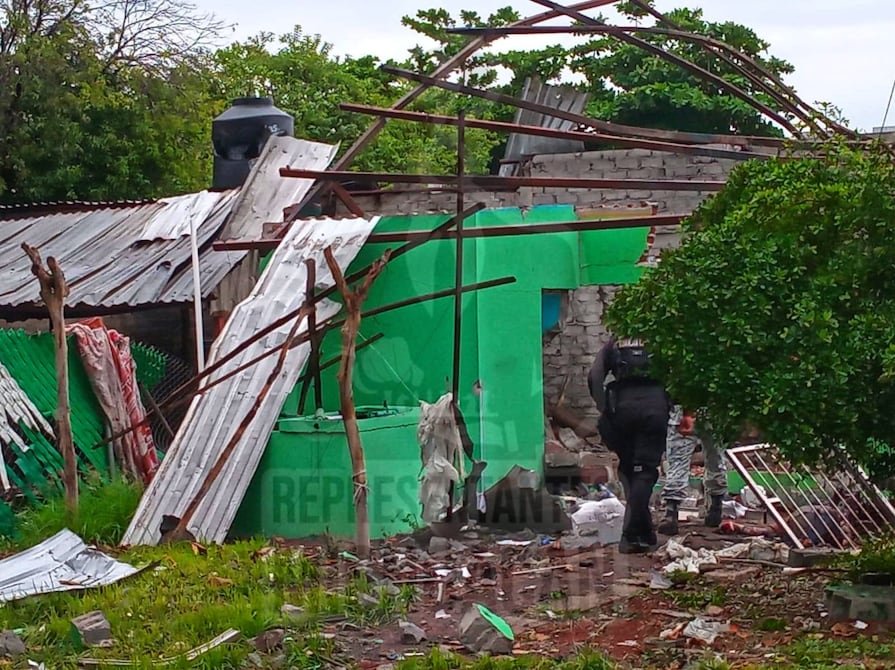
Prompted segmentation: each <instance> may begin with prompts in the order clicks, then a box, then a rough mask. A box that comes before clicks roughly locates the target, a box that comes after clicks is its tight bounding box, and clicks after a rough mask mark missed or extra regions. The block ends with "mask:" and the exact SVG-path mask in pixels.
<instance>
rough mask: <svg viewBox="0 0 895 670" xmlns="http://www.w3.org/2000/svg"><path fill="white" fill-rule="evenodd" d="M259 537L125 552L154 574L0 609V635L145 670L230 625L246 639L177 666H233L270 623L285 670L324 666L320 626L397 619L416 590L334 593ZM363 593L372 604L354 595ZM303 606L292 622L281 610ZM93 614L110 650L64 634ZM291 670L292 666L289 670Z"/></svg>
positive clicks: (32, 650) (313, 569) (292, 554)
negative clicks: (102, 624) (100, 616)
mask: <svg viewBox="0 0 895 670" xmlns="http://www.w3.org/2000/svg"><path fill="white" fill-rule="evenodd" d="M264 546H265V543H264V542H262V541H260V540H259V541H254V542H240V543H237V544H231V545H224V546H210V547H208V548H207V549H205V551H202V550H200V549H197V548H196V547H194V546H193V545H189V544H186V545H177V546H168V547H143V548H135V549H132V550H129V551H127V552H124V553H123V554H122V556H121V559H122V560H125V561H128V562H130V563H131V564H133V565H137V566H140V565H145V564H148V563H153V562H158V563H159V565H158V567H156V568H155V569H149V570H147V571H146V572H144V573H142V574H140V575H138V576H136V577H134V578H132V579H130V580H125V581H124V582H122V583H119V584H116V585H112V586H110V587H106V588H103V589H93V590H89V591H85V592H83V593H81V594H74V593H55V594H49V595H46V596H40V597H35V598H28V599H25V600H21V601H18V602H14V603H9V604H7V605H6V606H4V607H0V629H7V628H8V629H22V638H23V640H24V641H25V644H26V645H27V647H28V650H29V658H32V659H34V660H38V661H43V662H44V663H45V664H46V665H47V667H51V668H75V667H77V660H78V657H79V656H80V655H88V656H92V657H98V658H123V659H132V660H133V661H134V667H137V668H150V667H153V663H154V661H156V660H157V659H159V658H161V657H167V656H172V655H176V654H179V653H182V652H185V651H187V650H188V649H190V648H192V647H195V646H198V645H200V644H202V643H204V642H207V641H208V640H210V639H211V638H213V637H215V636H217V635H219V634H221V633H222V632H224V631H225V630H227V629H228V628H235V629H237V630H239V631H240V632H241V633H242V636H243V640H242V641H240V642H238V643H234V644H231V645H226V646H225V647H222V648H220V649H217V650H215V651H214V652H212V653H210V654H208V655H207V656H203V657H202V658H201V659H200V660H197V661H196V662H195V663H194V664H192V665H189V664H183V665H182V666H177V667H204V668H237V667H239V666H240V664H241V663H242V662H243V661H244V660H245V659H246V657H247V656H248V654H250V653H251V652H252V651H253V649H252V647H251V646H250V644H249V642H248V640H250V639H251V638H252V637H254V636H255V635H257V634H259V633H261V632H263V631H265V630H267V629H269V628H271V627H274V626H282V627H284V628H286V629H287V630H289V631H291V632H292V637H291V641H287V643H286V648H285V649H284V652H283V653H284V654H285V656H286V659H287V662H288V663H289V665H290V666H295V667H300V668H311V667H321V666H322V665H323V659H325V658H329V657H331V655H332V653H333V649H332V643H331V642H330V641H329V640H324V639H322V638H321V637H320V636H319V626H320V624H321V622H323V621H325V620H327V619H331V618H337V619H348V620H350V621H352V622H355V623H357V624H358V625H368V624H373V623H385V622H387V621H390V620H393V619H394V618H396V617H398V616H400V615H402V614H403V613H404V612H405V611H406V608H407V604H408V603H409V602H410V600H412V598H413V595H414V594H413V593H412V592H411V591H410V590H409V589H401V590H398V592H397V593H387V592H385V591H378V590H377V588H376V587H375V586H373V585H371V584H369V583H368V582H367V580H366V579H364V578H363V577H354V578H350V579H349V580H348V583H347V586H346V587H345V588H344V589H341V590H339V591H330V590H327V589H326V588H325V586H324V583H323V579H322V578H323V574H322V573H321V571H320V569H319V568H318V567H317V566H316V565H315V564H314V563H313V562H312V561H311V560H310V559H309V558H308V557H306V556H304V555H302V554H301V553H298V552H297V551H295V550H292V549H282V550H276V551H269V550H265V551H261V549H262V548H263V547H264ZM361 593H366V594H368V595H369V596H371V598H370V602H369V603H363V602H359V601H358V598H357V596H358V595H359V594H361ZM286 603H288V604H290V605H294V606H296V607H300V608H302V610H303V616H302V617H300V618H299V619H295V618H289V617H287V616H286V615H284V614H283V613H282V611H281V608H282V606H283V604H286ZM93 610H101V611H102V612H103V613H104V614H105V615H106V617H107V618H108V620H109V622H110V624H111V627H112V635H113V637H114V638H115V645H114V647H112V648H110V649H91V650H88V651H81V650H78V649H77V648H75V646H74V642H73V641H72V639H71V637H70V631H71V627H70V623H69V622H70V620H71V619H72V618H74V617H76V616H79V615H81V614H85V613H87V612H90V611H93ZM287 667H288V666H287Z"/></svg>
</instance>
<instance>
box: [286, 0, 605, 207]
mask: <svg viewBox="0 0 895 670" xmlns="http://www.w3.org/2000/svg"><path fill="white" fill-rule="evenodd" d="M616 2H618V0H585V1H584V2H579V3H577V4H575V5H572V7H571V9H575V10H588V9H596V8H598V7H605V6H607V5H612V4H615V3H616ZM560 16H562V13H560V12H558V11H556V10H549V11H546V12H541V13H540V14H535V15H533V16H529V17H528V18H525V19H522V20H520V21H516V22H515V23H513V24H512V25H514V26H532V25H536V24H538V23H543V22H544V21H549V20H551V19H556V18H559V17H560ZM491 41H492V40H491V39H489V38H487V37H478V38H476V39H473V40H470V42H469V43H468V44H467V45H466V46H464V47H463V48H462V49H460V51H458V52H457V53H456V54H454V55H453V56H451V57H450V58H448V59H447V60H446V61H444V62H443V63H442V64H441V65H439V66H438V67H437V68H435V70H434V71H433V72H432V76H433V77H435V78H438V79H440V78H442V77H446V76H448V75H449V74H450V73H451V72H453V71H454V70H456V69H457V67H458V66H459V65H460V64H462V63H464V62H466V61H467V60H468V59H469V58H470V57H471V56H472V55H473V54H475V53H476V52H477V51H478V50H479V49H481V48H482V47H485V46H487V45H488V44H490V43H491ZM429 86H430V85H429V84H420V85H419V86H417V87H416V88H414V89H413V90H412V91H409V92H407V93H405V94H404V95H403V96H401V98H400V99H399V100H398V101H397V102H395V103H394V104H393V105H392V107H393V108H394V109H404V108H405V107H407V106H408V105H409V104H410V103H412V102H413V101H414V100H416V99H417V98H419V97H420V96H421V95H422V94H423V93H424V92H425V91H426V90H427V89H428V88H429ZM385 124H386V119H384V118H378V119H376V120H375V121H374V122H373V123H371V124H370V126H369V127H368V128H367V129H366V130H365V131H364V132H363V134H362V135H361V136H360V137H359V138H357V140H355V142H354V144H352V145H351V146H350V147H349V148H348V150H347V151H346V152H345V153H344V154H342V156H341V157H340V158H339V160H338V161H336V163H335V165H333V169H335V170H344V169H345V168H347V167H349V166H350V165H351V164H352V163H353V162H354V159H355V158H357V156H358V155H359V154H360V152H361V151H363V149H364V147H366V146H367V144H369V143H370V142H371V141H372V140H373V139H375V137H376V136H377V135H378V134H379V133H380V132H381V131H382V129H383V128H384V127H385ZM320 188H321V186H320V185H317V186H315V187H314V188H312V189H311V190H310V192H309V193H308V194H307V195H306V196H305V198H304V199H303V200H302V201H301V203H299V204H300V206H299V207H298V208H296V211H295V212H294V213H293V215H292V216H291V217H289V219H287V221H286V223H287V224H290V223H292V221H294V220H296V219H297V218H298V210H300V209H301V208H302V207H303V206H304V205H305V204H307V203H308V202H311V200H313V199H314V198H316V197H317V194H318V193H319V189H320Z"/></svg>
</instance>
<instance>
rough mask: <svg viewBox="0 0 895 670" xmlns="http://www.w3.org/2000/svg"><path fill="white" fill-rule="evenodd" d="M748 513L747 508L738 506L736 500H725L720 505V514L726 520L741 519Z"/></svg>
mask: <svg viewBox="0 0 895 670" xmlns="http://www.w3.org/2000/svg"><path fill="white" fill-rule="evenodd" d="M748 511H749V508H748V507H744V506H743V505H740V504H739V503H738V502H737V501H736V500H725V501H724V502H723V503H722V504H721V514H722V515H723V516H724V517H725V518H727V519H742V518H743V517H744V516H746V512H748Z"/></svg>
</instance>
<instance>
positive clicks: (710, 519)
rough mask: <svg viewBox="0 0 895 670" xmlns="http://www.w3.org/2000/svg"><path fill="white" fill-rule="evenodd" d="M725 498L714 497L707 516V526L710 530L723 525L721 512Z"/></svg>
mask: <svg viewBox="0 0 895 670" xmlns="http://www.w3.org/2000/svg"><path fill="white" fill-rule="evenodd" d="M723 503H724V496H712V505H711V507H709V511H708V513H707V514H706V515H705V525H706V526H708V527H709V528H717V527H718V526H720V525H721V511H722V504H723Z"/></svg>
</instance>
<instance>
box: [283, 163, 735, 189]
mask: <svg viewBox="0 0 895 670" xmlns="http://www.w3.org/2000/svg"><path fill="white" fill-rule="evenodd" d="M280 175H281V176H283V177H295V178H298V179H320V180H329V181H332V180H336V179H345V178H346V177H347V176H348V175H354V176H356V177H360V178H363V179H369V180H370V181H378V182H390V183H393V184H448V185H451V186H456V185H458V183H459V182H460V181H461V180H460V179H459V178H458V177H457V175H443V174H391V173H389V172H347V171H346V172H342V171H337V170H297V169H292V168H281V169H280ZM462 183H463V185H469V186H478V187H479V188H482V189H487V190H503V189H506V190H508V191H512V190H516V189H517V188H520V187H522V186H533V187H542V188H581V189H612V190H621V191H628V190H641V191H642V190H651V189H655V190H660V191H709V192H714V191H720V190H721V189H722V188H724V184H725V183H726V182H723V181H696V180H693V181H687V180H677V179H588V178H586V177H581V178H579V177H499V176H497V175H468V176H466V177H463V178H462Z"/></svg>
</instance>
